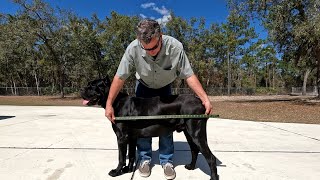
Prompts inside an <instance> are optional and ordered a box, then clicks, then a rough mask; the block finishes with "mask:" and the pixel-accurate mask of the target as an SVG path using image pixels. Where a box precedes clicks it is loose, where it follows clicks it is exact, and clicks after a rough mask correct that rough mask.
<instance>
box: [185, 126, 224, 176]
mask: <svg viewBox="0 0 320 180" xmlns="http://www.w3.org/2000/svg"><path fill="white" fill-rule="evenodd" d="M206 129H207V121H206V120H192V121H191V122H189V123H187V129H186V133H188V134H189V135H190V138H191V141H193V143H194V144H196V146H197V147H198V148H199V150H200V152H201V153H202V155H203V156H204V157H205V159H206V160H207V163H208V165H209V167H210V170H211V179H210V180H219V176H218V173H217V164H216V157H215V156H214V155H213V154H212V152H211V150H210V148H209V146H208V142H207V130H206Z"/></svg>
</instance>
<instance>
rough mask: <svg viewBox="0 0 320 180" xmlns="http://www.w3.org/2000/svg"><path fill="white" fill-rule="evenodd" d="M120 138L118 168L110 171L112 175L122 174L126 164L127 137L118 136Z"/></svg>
mask: <svg viewBox="0 0 320 180" xmlns="http://www.w3.org/2000/svg"><path fill="white" fill-rule="evenodd" d="M117 140H118V152H119V163H118V166H117V168H116V169H113V170H111V171H110V172H109V175H110V176H112V177H116V176H120V175H121V174H123V173H126V172H124V171H125V170H124V171H123V166H125V165H126V155H127V145H128V139H127V137H117Z"/></svg>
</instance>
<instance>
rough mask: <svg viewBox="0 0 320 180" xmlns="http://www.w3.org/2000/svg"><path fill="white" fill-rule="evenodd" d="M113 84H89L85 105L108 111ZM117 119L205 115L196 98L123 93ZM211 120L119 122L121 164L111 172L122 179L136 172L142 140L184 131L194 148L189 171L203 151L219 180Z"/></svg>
mask: <svg viewBox="0 0 320 180" xmlns="http://www.w3.org/2000/svg"><path fill="white" fill-rule="evenodd" d="M110 85H111V82H110V80H109V78H105V79H98V80H94V81H92V82H89V83H88V86H87V87H85V88H84V89H83V90H82V92H81V96H82V98H83V99H84V104H85V105H96V104H97V105H100V106H102V107H103V108H105V107H106V100H107V97H108V94H109V88H110ZM113 107H114V111H115V112H114V113H115V116H116V117H117V116H150V115H151V116H152V115H179V114H204V112H205V108H204V107H203V105H202V103H201V101H200V99H199V98H197V97H195V96H194V95H172V96H166V97H154V98H138V97H130V96H128V95H127V94H125V93H121V92H120V93H119V95H118V96H117V98H116V99H115V102H114V103H113ZM207 120H208V119H165V120H137V121H116V122H115V124H112V128H113V130H114V132H115V134H116V136H117V141H118V149H119V164H118V166H117V168H116V169H113V170H111V171H110V172H109V175H110V176H113V177H115V176H119V175H121V174H123V173H127V172H132V171H133V165H134V161H135V153H136V144H137V138H138V137H156V136H161V135H164V134H166V133H170V132H173V131H178V132H181V131H183V132H184V134H185V136H186V139H187V141H188V143H189V145H190V149H191V154H192V160H191V163H190V164H188V165H186V166H185V168H187V169H189V170H193V169H194V168H195V164H196V160H197V156H198V153H199V151H200V152H201V153H202V154H203V156H204V157H205V158H206V160H207V162H208V164H209V167H210V170H211V180H218V179H219V176H218V174H217V168H216V157H215V156H214V155H213V154H212V153H211V151H210V149H209V147H208V143H207V132H206V128H207ZM127 145H129V164H128V166H126V155H127Z"/></svg>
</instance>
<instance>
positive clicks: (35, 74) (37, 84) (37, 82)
mask: <svg viewBox="0 0 320 180" xmlns="http://www.w3.org/2000/svg"><path fill="white" fill-rule="evenodd" d="M34 79H35V80H36V86H37V93H38V96H40V91H39V81H38V77H37V72H36V70H34Z"/></svg>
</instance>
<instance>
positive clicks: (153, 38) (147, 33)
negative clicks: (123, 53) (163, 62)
mask: <svg viewBox="0 0 320 180" xmlns="http://www.w3.org/2000/svg"><path fill="white" fill-rule="evenodd" d="M136 33H137V38H138V40H139V42H140V43H141V48H142V49H144V50H146V51H147V53H148V54H149V55H151V56H154V55H156V54H158V52H159V51H160V49H161V45H162V42H161V40H162V39H161V30H160V25H159V23H158V22H157V21H155V20H152V19H143V20H141V21H140V22H139V24H138V26H137V31H136Z"/></svg>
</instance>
